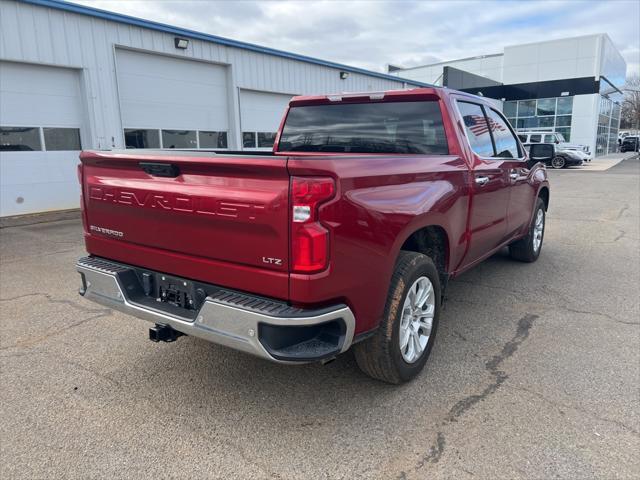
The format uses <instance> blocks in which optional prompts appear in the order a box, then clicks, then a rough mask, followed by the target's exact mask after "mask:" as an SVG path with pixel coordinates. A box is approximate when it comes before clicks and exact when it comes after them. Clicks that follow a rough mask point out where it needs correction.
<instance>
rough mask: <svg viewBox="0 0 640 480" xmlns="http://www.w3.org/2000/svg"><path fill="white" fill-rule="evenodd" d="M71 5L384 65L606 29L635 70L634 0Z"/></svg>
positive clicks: (638, 7) (638, 27)
mask: <svg viewBox="0 0 640 480" xmlns="http://www.w3.org/2000/svg"><path fill="white" fill-rule="evenodd" d="M75 1H76V3H83V4H86V5H90V6H94V7H96V8H102V9H104V10H110V11H115V12H119V13H124V14H127V15H133V16H136V17H141V18H145V19H148V20H154V21H157V22H162V23H167V24H171V25H175V26H179V27H184V28H188V29H191V30H197V31H200V32H205V33H210V34H214V35H219V36H222V37H227V38H232V39H234V40H241V41H244V42H250V43H255V44H258V45H263V46H268V47H272V48H277V49H280V50H286V51H289V52H295V53H301V54H303V55H308V56H312V57H316V58H321V59H324V60H331V61H334V62H339V63H345V64H348V65H354V66H358V67H362V68H367V69H369V70H376V71H386V69H385V65H386V64H388V63H391V64H394V65H400V66H404V67H412V66H417V65H424V64H427V63H433V62H438V61H445V60H454V59H458V58H464V57H471V56H476V55H484V54H490V53H500V52H502V49H503V47H504V46H505V45H513V44H519V43H529V42H536V41H540V40H548V39H553V38H563V37H572V36H579V35H586V34H589V33H608V34H609V36H610V37H611V38H612V40H613V41H614V43H615V44H616V46H617V47H618V49H619V50H620V52H621V53H622V55H623V56H624V58H625V60H626V61H627V75H630V74H632V73H637V72H640V1H638V0H630V1H627V0H608V1H598V0H586V1H583V0H564V1H529V2H524V1H519V2H510V1H480V0H478V1H453V0H450V1H444V0H441V1H429V2H428V1H418V2H413V1H389V0H377V1H356V2H351V1H337V0H336V1H308V2H298V1H295V2H294V1H206V0H201V1H170V0H169V1H167V0H145V1H138V0H128V1H124V0H121V1H114V0H96V1H90V0H75Z"/></svg>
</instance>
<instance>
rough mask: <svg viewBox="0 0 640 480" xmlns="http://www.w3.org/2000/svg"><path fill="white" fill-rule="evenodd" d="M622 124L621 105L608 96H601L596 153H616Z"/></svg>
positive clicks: (597, 154) (598, 154)
mask: <svg viewBox="0 0 640 480" xmlns="http://www.w3.org/2000/svg"><path fill="white" fill-rule="evenodd" d="M619 126H620V105H619V104H617V103H616V102H614V101H613V100H611V99H610V98H608V97H605V96H600V109H599V112H598V133H597V136H596V151H595V155H596V157H597V156H600V155H607V154H608V153H615V152H616V151H617V149H618V128H619Z"/></svg>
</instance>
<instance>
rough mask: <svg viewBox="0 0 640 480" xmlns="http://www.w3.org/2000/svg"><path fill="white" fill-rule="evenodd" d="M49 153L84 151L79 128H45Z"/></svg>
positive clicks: (45, 144) (45, 143) (46, 145)
mask: <svg viewBox="0 0 640 480" xmlns="http://www.w3.org/2000/svg"><path fill="white" fill-rule="evenodd" d="M42 130H43V131H44V147H45V149H46V150H47V151H60V150H82V146H81V144H80V129H79V128H47V127H45V128H43V129H42Z"/></svg>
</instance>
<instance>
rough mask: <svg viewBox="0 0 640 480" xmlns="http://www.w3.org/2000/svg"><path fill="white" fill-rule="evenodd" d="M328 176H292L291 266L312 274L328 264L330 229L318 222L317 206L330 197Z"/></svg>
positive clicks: (295, 269) (298, 270) (331, 189)
mask: <svg viewBox="0 0 640 480" xmlns="http://www.w3.org/2000/svg"><path fill="white" fill-rule="evenodd" d="M334 194H335V183H334V181H333V179H332V178H330V177H292V178H291V203H292V205H293V207H292V212H291V258H292V262H291V269H292V270H293V271H294V272H298V273H315V272H320V271H322V270H324V269H326V268H327V265H328V264H329V231H328V230H327V229H326V228H324V227H323V226H322V224H321V223H320V221H319V215H318V207H319V206H320V205H321V204H322V203H324V202H327V201H328V200H330V199H331V198H333V196H334Z"/></svg>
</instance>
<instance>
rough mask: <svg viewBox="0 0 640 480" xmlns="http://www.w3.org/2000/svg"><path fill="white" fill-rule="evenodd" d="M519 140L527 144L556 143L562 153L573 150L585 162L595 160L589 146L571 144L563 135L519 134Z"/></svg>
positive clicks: (555, 133)
mask: <svg viewBox="0 0 640 480" xmlns="http://www.w3.org/2000/svg"><path fill="white" fill-rule="evenodd" d="M518 138H519V139H520V141H521V142H522V143H523V144H525V143H554V144H555V145H556V149H558V150H560V151H563V150H564V151H566V150H571V151H573V152H576V153H577V154H578V156H579V157H580V158H582V160H583V161H585V162H590V161H591V160H592V158H593V156H592V155H591V152H590V151H589V147H588V146H587V145H580V144H577V143H569V142H567V141H566V140H565V138H564V137H563V136H562V134H561V133H558V132H535V131H533V132H518Z"/></svg>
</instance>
